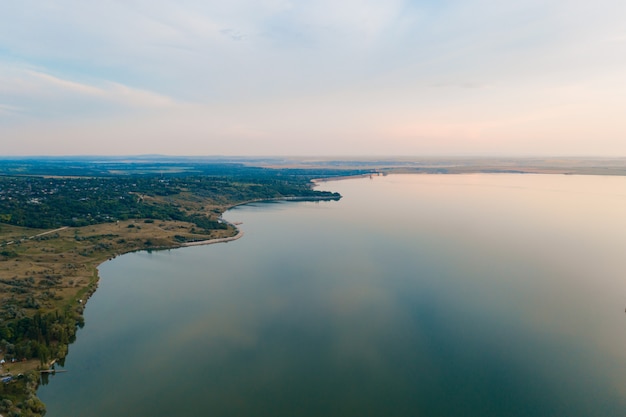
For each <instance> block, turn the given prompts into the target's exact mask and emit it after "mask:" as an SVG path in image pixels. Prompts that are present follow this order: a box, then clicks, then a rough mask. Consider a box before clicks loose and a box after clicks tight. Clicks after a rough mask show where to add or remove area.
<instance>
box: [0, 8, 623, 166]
mask: <svg viewBox="0 0 626 417" xmlns="http://www.w3.org/2000/svg"><path fill="white" fill-rule="evenodd" d="M625 13H626V3H624V2H623V1H618V0H598V1H596V2H594V3H585V2H566V1H565V0H550V1H545V0H543V1H541V0H527V1H524V2H502V1H495V0H467V1H463V2H460V1H438V2H435V1H415V0H390V1H385V2H382V1H378V0H345V1H341V2H337V1H331V0H317V1H309V2H296V1H289V0H256V1H252V0H232V1H228V2H218V1H204V0H202V1H201V0H188V1H185V2H172V1H170V0H152V1H150V2H148V1H146V0H132V1H127V0H125V1H122V0H111V1H107V2H97V3H93V2H76V1H74V0H58V1H55V2H43V3H42V2H38V1H35V0H23V1H20V2H8V3H7V4H6V5H3V13H2V14H0V97H1V98H0V100H1V102H2V106H3V107H0V114H1V115H2V123H3V126H10V127H11V129H12V130H11V135H17V136H19V137H20V138H26V137H27V136H29V135H33V139H32V140H33V141H36V140H37V137H38V136H39V137H41V136H42V135H37V133H36V130H37V126H40V127H39V128H41V129H43V127H42V126H44V125H45V126H46V127H45V128H46V135H47V137H50V135H51V131H52V130H55V135H57V134H58V137H59V138H68V139H67V140H69V137H70V136H72V135H75V136H76V137H77V138H81V140H82V138H83V137H85V135H86V132H87V131H88V130H89V127H90V126H91V127H93V130H98V131H100V132H108V133H109V134H110V135H115V136H116V137H120V138H126V139H127V140H128V138H133V140H135V141H136V142H137V143H142V144H143V145H144V146H143V147H146V146H147V144H149V143H150V140H153V139H154V138H157V137H158V138H160V139H164V143H165V144H164V145H160V146H163V147H164V148H163V149H161V150H160V152H162V153H168V149H170V150H171V151H176V152H178V151H180V150H181V149H187V151H186V153H193V150H194V149H195V148H194V147H196V148H197V149H198V152H201V153H211V152H212V151H216V152H217V151H219V152H222V153H242V152H243V153H245V151H246V150H248V151H250V152H255V153H277V152H278V150H280V152H288V153H306V152H310V153H329V152H334V151H337V152H341V153H349V151H350V150H351V149H356V150H358V151H359V152H366V153H367V152H385V153H391V154H401V153H403V152H405V151H406V152H409V151H410V152H412V153H419V151H420V150H427V149H433V146H434V145H432V144H431V145H432V146H431V145H428V146H427V144H428V140H431V139H428V138H432V141H435V140H436V141H437V149H439V150H443V149H445V148H446V146H448V147H449V148H450V149H451V151H452V152H454V150H462V149H465V148H467V147H471V146H476V144H477V143H483V144H484V146H485V147H487V146H488V145H489V144H492V143H495V142H496V140H495V139H494V138H496V137H497V138H500V139H499V140H498V141H497V143H498V144H500V145H501V146H502V149H506V144H507V143H510V145H511V148H510V149H512V150H513V149H518V150H519V149H521V148H523V147H524V146H523V144H522V140H521V138H523V137H531V138H536V139H533V140H529V143H531V144H532V147H534V149H537V152H539V151H540V150H541V149H542V147H543V149H548V148H549V147H550V146H551V149H555V148H557V147H559V146H562V145H563V143H564V142H565V139H563V138H564V137H566V136H567V137H568V138H573V139H572V140H574V139H575V140H576V141H577V142H576V146H574V145H573V144H572V145H571V146H567V147H565V148H564V150H565V151H569V150H571V149H590V148H591V147H593V146H595V147H597V148H598V149H602V152H604V153H615V152H617V151H618V149H619V151H620V152H626V145H624V146H621V147H620V146H616V145H615V144H616V143H617V141H616V139H615V138H617V137H619V136H620V135H622V137H623V135H624V134H626V122H624V121H622V119H623V117H621V118H620V117H618V116H617V115H616V113H615V111H614V109H616V108H620V106H622V105H623V104H624V103H623V100H621V99H620V98H619V97H624V96H626V85H625V84H624V82H623V81H622V79H623V76H622V75H621V74H623V73H624V71H626V59H624V57H626V42H624V41H623V39H624V30H623V21H622V20H623V19H622V16H623V15H624V14H625ZM602 109H604V110H602ZM603 113H604V114H606V115H607V116H603ZM568 120H569V122H568ZM33 126H35V127H33ZM594 131H597V132H602V135H604V136H605V137H606V138H605V137H602V136H598V135H593V136H594V141H593V143H594V145H589V143H588V142H585V139H584V135H592V132H594ZM61 132H62V133H61ZM420 132H421V133H420ZM581 132H584V135H583V133H581ZM0 133H2V132H0ZM5 133H6V131H5ZM103 134H104V133H99V135H103ZM167 135H170V136H172V137H176V141H174V142H175V143H176V145H175V146H173V145H167V143H168V142H167V141H165V138H166V136H167ZM385 135H388V136H385ZM4 137H6V136H4ZM140 138H141V139H140ZM0 140H1V139H0ZM174 142H172V141H169V143H174ZM433 143H434V142H433ZM106 144H107V141H106V140H104V141H101V142H100V143H99V144H98V146H105V145H106ZM425 144H426V145H425ZM551 144H553V145H551ZM75 145H76V143H74V145H73V146H72V147H71V149H77V148H76V146H75ZM88 145H89V143H87V144H86V145H84V146H88ZM11 146H13V147H14V148H15V147H16V146H18V144H17V142H16V141H13V142H12V145H11ZM81 146H82V145H81ZM92 146H95V145H92ZM167 146H170V148H167ZM116 149H120V146H117V147H116ZM484 149H487V148H484ZM105 150H106V148H101V149H100V152H104V151H105ZM325 150H326V151H325ZM551 152H552V150H551ZM105 153H106V152H105Z"/></svg>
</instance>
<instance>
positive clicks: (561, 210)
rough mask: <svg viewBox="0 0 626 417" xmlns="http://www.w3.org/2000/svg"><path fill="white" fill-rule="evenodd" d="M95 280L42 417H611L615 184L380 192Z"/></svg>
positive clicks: (618, 302) (622, 333)
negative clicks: (97, 283) (82, 321)
mask: <svg viewBox="0 0 626 417" xmlns="http://www.w3.org/2000/svg"><path fill="white" fill-rule="evenodd" d="M321 187H322V188H324V189H329V190H332V191H339V192H340V193H341V194H342V195H343V196H344V198H343V199H342V200H341V201H339V202H319V203H312V202H298V203H295V202H280V203H265V204H255V205H249V206H242V207H238V208H236V209H233V210H231V211H229V212H228V213H227V214H226V215H225V217H226V218H227V219H228V220H230V221H241V222H243V224H242V225H241V228H242V229H243V230H244V232H245V236H244V237H243V238H242V239H239V240H237V241H234V242H230V243H227V244H219V245H211V246H200V247H190V248H185V249H177V250H170V251H160V252H152V253H147V252H142V253H135V254H129V255H125V256H122V257H119V258H117V259H115V260H113V261H110V262H107V263H105V264H103V265H102V266H101V268H100V272H101V282H100V288H99V289H98V291H97V292H96V294H95V296H94V297H93V298H92V299H91V300H90V301H89V303H88V305H87V309H86V315H85V319H86V326H85V328H84V329H82V330H80V331H79V333H78V340H77V342H76V343H74V344H73V345H72V346H71V347H70V354H69V356H68V358H67V360H66V369H68V370H69V372H67V373H64V374H59V375H56V376H55V377H52V378H50V384H48V385H46V386H43V387H42V388H41V389H40V390H39V393H40V396H41V398H42V399H43V400H44V402H46V404H47V405H48V414H47V416H52V417H57V416H111V415H117V416H143V415H145V416H171V415H176V416H197V415H212V416H235V415H244V416H245V415H249V416H321V415H324V416H382V415H384V416H433V417H440V416H481V417H483V416H621V415H623V410H626V314H625V312H624V309H625V308H626V257H625V256H623V253H624V248H626V221H625V220H624V214H625V213H626V178H622V177H584V176H557V175H552V176H548V175H501V174H500V175H486V174H476V175H393V176H387V177H376V178H374V179H353V180H346V181H339V182H329V183H324V184H322V186H321Z"/></svg>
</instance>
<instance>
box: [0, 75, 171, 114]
mask: <svg viewBox="0 0 626 417" xmlns="http://www.w3.org/2000/svg"><path fill="white" fill-rule="evenodd" d="M0 94H2V95H3V96H4V97H6V98H7V99H10V100H11V102H13V103H15V104H10V105H9V104H7V105H4V106H2V107H0V110H2V109H4V112H5V113H7V112H9V111H11V112H16V111H17V110H16V109H19V111H20V112H21V113H23V114H28V113H31V114H33V115H36V116H37V115H38V116H43V117H45V116H46V113H47V109H49V110H50V113H51V114H52V115H54V116H58V112H57V110H58V109H63V110H70V109H72V108H74V109H75V110H79V111H80V114H83V115H84V114H85V112H86V111H87V112H88V111H89V109H91V110H92V111H94V112H100V111H102V110H103V108H105V107H108V108H109V109H114V108H117V109H118V110H117V111H128V110H132V109H136V110H141V109H157V108H166V107H172V106H175V105H177V104H178V103H177V102H176V101H175V100H173V99H171V98H169V97H167V96H163V95H161V94H158V93H154V92H151V91H146V90H140V89H136V88H132V87H128V86H126V85H123V84H120V83H116V82H111V81H106V80H97V81H96V82H95V83H91V84H89V83H84V82H76V81H72V80H68V79H64V78H60V77H56V76H53V75H50V74H47V73H44V72H41V71H36V70H33V69H28V68H26V69H25V68H19V67H6V66H5V67H2V68H0ZM79 108H80V109H79Z"/></svg>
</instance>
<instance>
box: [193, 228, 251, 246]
mask: <svg viewBox="0 0 626 417" xmlns="http://www.w3.org/2000/svg"><path fill="white" fill-rule="evenodd" d="M242 236H243V232H242V231H241V230H239V229H237V234H236V235H235V236H231V237H222V238H219V239H208V240H198V241H195V242H186V243H183V244H182V246H183V247H187V246H200V245H211V244H213V243H223V242H230V241H233V240H237V239H239V238H241V237H242Z"/></svg>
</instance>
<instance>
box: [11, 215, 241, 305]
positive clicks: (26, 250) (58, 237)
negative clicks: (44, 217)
mask: <svg viewBox="0 0 626 417" xmlns="http://www.w3.org/2000/svg"><path fill="white" fill-rule="evenodd" d="M39 233H42V230H36V229H25V228H19V227H14V226H7V225H2V226H1V228H0V252H3V251H4V252H5V256H3V255H0V280H1V281H0V303H1V304H2V306H3V307H4V306H6V305H8V304H14V305H18V306H21V308H22V309H23V311H24V312H25V313H26V315H32V314H34V313H35V312H36V311H38V310H40V311H44V312H45V311H52V310H55V309H58V308H63V307H65V306H67V305H76V303H78V300H79V299H86V298H88V296H89V295H90V294H91V293H92V292H93V290H95V286H96V284H97V280H98V276H97V266H98V265H99V264H100V263H102V262H103V261H106V260H107V259H110V258H113V257H115V256H117V255H120V254H123V253H128V252H133V251H137V250H142V249H159V248H171V247H179V246H181V244H182V243H183V242H184V240H188V241H194V240H207V239H215V238H222V237H228V236H232V235H234V230H232V229H228V230H215V231H211V232H208V233H207V232H204V233H198V232H197V231H196V230H195V228H194V225H193V224H191V223H187V222H178V221H167V222H164V221H159V220H155V221H154V222H151V221H148V223H146V222H145V221H144V220H129V221H121V222H119V223H106V224H99V225H93V226H86V227H80V228H67V229H64V230H59V231H56V232H53V233H50V234H48V235H44V236H40V237H36V238H30V237H32V236H35V235H37V234H39ZM24 238H26V239H25V240H22V241H21V242H20V241H19V240H20V239H24ZM9 241H14V242H16V243H13V244H9V245H7V244H6V243H4V244H2V242H9ZM7 252H8V253H9V255H8V256H6V253H7ZM29 298H30V302H27V301H28V299H29Z"/></svg>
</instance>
